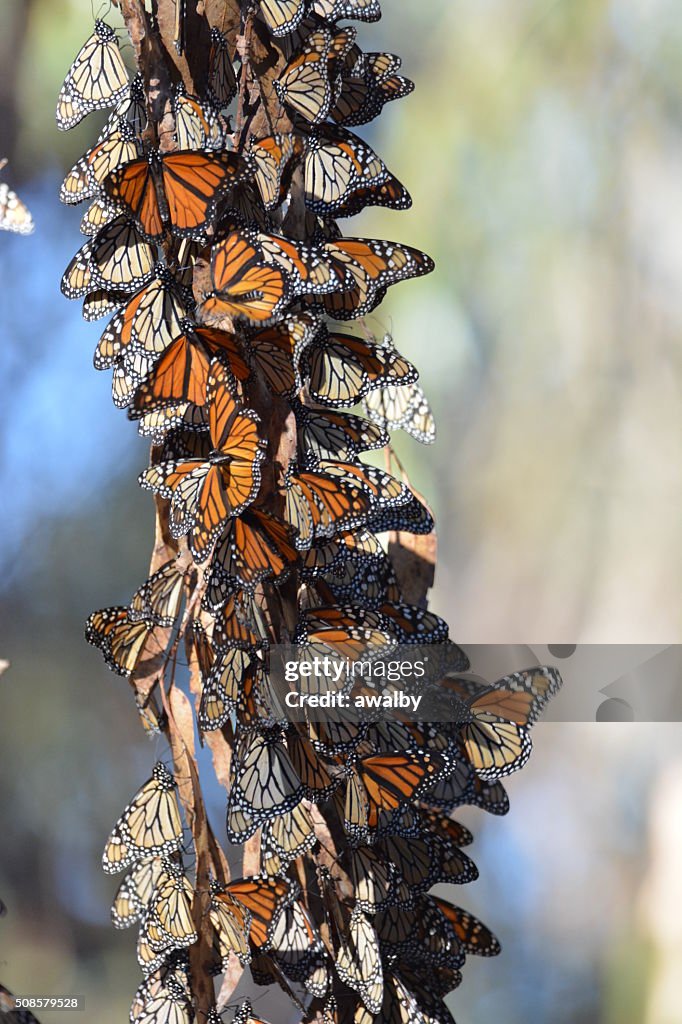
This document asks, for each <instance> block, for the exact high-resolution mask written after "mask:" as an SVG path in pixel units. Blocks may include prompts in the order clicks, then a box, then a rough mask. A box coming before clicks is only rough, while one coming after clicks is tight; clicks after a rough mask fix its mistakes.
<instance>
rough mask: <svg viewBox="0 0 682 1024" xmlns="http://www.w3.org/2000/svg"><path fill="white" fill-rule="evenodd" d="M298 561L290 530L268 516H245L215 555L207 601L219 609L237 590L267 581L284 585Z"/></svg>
mask: <svg viewBox="0 0 682 1024" xmlns="http://www.w3.org/2000/svg"><path fill="white" fill-rule="evenodd" d="M297 561H298V552H297V551H296V548H295V547H294V545H293V541H292V538H291V534H290V531H289V529H288V527H287V526H286V525H285V524H284V523H281V522H280V521H279V520H278V519H275V518H274V516H271V515H268V514H267V513H266V512H260V511H253V512H245V513H244V514H243V515H241V516H240V517H239V518H238V519H233V520H232V521H231V522H230V523H229V524H228V527H227V530H226V532H225V536H224V537H223V538H222V540H221V541H220V543H219V545H218V547H217V548H216V550H215V553H214V555H213V560H212V562H211V569H210V575H209V577H208V583H207V587H206V601H207V604H208V605H209V606H210V607H217V606H219V605H220V604H222V603H223V601H225V600H226V599H227V597H229V595H230V594H231V593H232V592H233V591H234V590H235V589H240V590H248V591H253V590H254V589H255V587H256V585H257V584H258V583H260V582H261V581H262V580H265V579H275V580H277V581H278V582H280V583H281V582H283V581H284V580H285V579H286V578H287V576H288V575H289V573H290V572H291V570H292V569H293V568H294V566H295V565H296V563H297Z"/></svg>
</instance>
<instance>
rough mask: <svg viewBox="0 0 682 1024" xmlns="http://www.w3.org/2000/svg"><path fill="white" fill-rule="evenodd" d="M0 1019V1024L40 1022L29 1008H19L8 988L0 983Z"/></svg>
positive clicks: (32, 1023)
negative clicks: (0, 1023) (0, 1022)
mask: <svg viewBox="0 0 682 1024" xmlns="http://www.w3.org/2000/svg"><path fill="white" fill-rule="evenodd" d="M0 1021H2V1024H40V1022H39V1021H38V1018H37V1017H34V1016H33V1014H32V1013H31V1011H30V1010H26V1009H23V1008H22V1009H19V1008H18V1007H17V1004H16V1000H15V998H14V996H13V995H12V993H11V992H10V990H9V989H7V988H5V986H4V985H0Z"/></svg>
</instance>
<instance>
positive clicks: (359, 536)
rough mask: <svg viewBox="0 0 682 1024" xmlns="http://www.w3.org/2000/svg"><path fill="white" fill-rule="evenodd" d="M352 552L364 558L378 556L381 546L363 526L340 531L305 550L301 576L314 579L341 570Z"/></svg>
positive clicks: (380, 552) (380, 553)
mask: <svg viewBox="0 0 682 1024" xmlns="http://www.w3.org/2000/svg"><path fill="white" fill-rule="evenodd" d="M354 552H357V553H358V554H359V555H361V556H364V557H366V558H379V557H381V555H382V553H383V548H382V547H381V545H380V544H379V541H378V540H377V538H376V537H375V536H374V534H373V533H370V532H369V530H366V529H365V528H364V527H361V528H360V529H358V530H348V531H342V532H341V533H338V534H337V535H336V536H335V537H333V538H332V539H331V540H328V541H324V542H323V543H322V544H319V545H316V546H314V547H312V548H310V550H309V551H307V552H306V554H305V556H304V562H303V568H302V572H301V575H302V578H303V579H315V577H316V576H319V575H321V574H331V573H335V572H337V571H341V570H342V569H343V567H344V566H345V564H346V563H347V561H348V559H349V557H350V556H351V554H353V553H354Z"/></svg>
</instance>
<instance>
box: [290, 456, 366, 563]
mask: <svg viewBox="0 0 682 1024" xmlns="http://www.w3.org/2000/svg"><path fill="white" fill-rule="evenodd" d="M371 505H372V497H371V494H370V493H369V492H368V491H367V490H364V489H362V488H361V487H359V486H358V485H357V481H355V480H353V479H347V478H343V477H340V478H339V479H332V478H331V476H330V475H329V474H327V473H325V472H307V471H306V472H301V473H293V472H289V473H288V474H287V477H286V480H285V517H286V520H287V522H288V523H289V524H290V526H291V527H292V528H293V530H294V532H295V533H296V540H295V544H296V547H297V548H298V549H299V550H303V551H305V550H306V549H307V548H309V547H310V546H311V544H312V543H313V541H315V540H319V539H321V538H325V537H331V536H333V535H334V534H335V533H337V532H339V531H341V530H349V529H352V528H353V527H355V526H359V525H360V524H361V523H362V521H363V519H364V518H365V516H366V514H367V512H368V511H369V509H370V508H371Z"/></svg>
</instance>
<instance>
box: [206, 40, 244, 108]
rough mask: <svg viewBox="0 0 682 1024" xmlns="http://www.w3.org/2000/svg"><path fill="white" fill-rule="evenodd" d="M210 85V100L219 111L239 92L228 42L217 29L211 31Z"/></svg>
mask: <svg viewBox="0 0 682 1024" xmlns="http://www.w3.org/2000/svg"><path fill="white" fill-rule="evenodd" d="M208 85H209V90H210V98H211V100H212V101H213V103H214V105H215V107H216V108H217V109H218V110H222V109H223V108H224V107H227V106H228V105H229V103H230V102H231V101H232V100H233V99H234V96H235V94H236V92H237V79H236V77H235V73H234V68H233V67H232V61H231V60H230V51H229V48H228V45H227V40H226V38H225V36H224V35H223V33H222V32H220V30H219V29H217V28H212V29H211V49H210V50H209V54H208Z"/></svg>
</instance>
